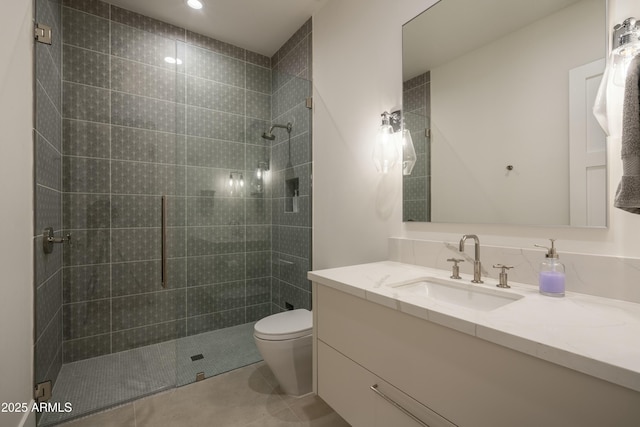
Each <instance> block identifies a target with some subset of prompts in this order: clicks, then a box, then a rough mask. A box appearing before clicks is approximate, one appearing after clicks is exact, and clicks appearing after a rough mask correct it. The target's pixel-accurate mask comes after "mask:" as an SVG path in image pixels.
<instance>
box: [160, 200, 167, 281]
mask: <svg viewBox="0 0 640 427" xmlns="http://www.w3.org/2000/svg"><path fill="white" fill-rule="evenodd" d="M160 221H161V223H162V226H161V228H162V231H161V242H160V245H161V247H160V252H161V256H162V261H161V269H162V272H161V280H162V288H163V289H166V288H167V286H168V283H167V281H168V277H167V196H166V195H165V196H162V215H161V220H160Z"/></svg>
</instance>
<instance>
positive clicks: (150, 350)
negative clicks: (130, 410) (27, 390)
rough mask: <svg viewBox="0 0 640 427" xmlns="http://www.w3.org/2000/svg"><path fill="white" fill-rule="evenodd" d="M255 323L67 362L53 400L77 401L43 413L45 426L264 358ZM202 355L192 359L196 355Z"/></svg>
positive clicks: (42, 423)
mask: <svg viewBox="0 0 640 427" xmlns="http://www.w3.org/2000/svg"><path fill="white" fill-rule="evenodd" d="M253 325H254V324H253V323H246V324H244V325H238V326H233V327H230V328H225V329H218V330H215V331H211V332H205V333H202V334H199V335H193V336H189V337H184V338H180V339H178V340H174V341H167V342H163V343H160V344H154V345H149V346H146V347H140V348H136V349H133V350H128V351H123V352H120V353H113V354H108V355H105V356H100V357H95V358H92V359H86V360H81V361H78V362H74V363H69V364H65V365H63V366H62V369H61V370H60V374H59V376H58V380H57V381H56V385H55V387H54V389H53V398H52V400H51V401H50V402H52V403H56V402H57V403H60V404H61V405H64V404H65V403H66V402H69V403H71V404H72V405H73V411H72V412H71V413H65V412H48V413H45V414H43V416H42V419H41V420H40V422H39V426H40V427H47V426H52V425H57V424H59V423H61V422H64V421H68V420H70V419H73V418H77V417H79V416H82V415H84V414H89V413H92V412H95V411H96V410H100V408H110V407H113V406H116V405H120V404H123V403H125V402H130V401H132V400H134V399H138V398H140V397H143V396H148V395H151V394H154V393H158V392H161V391H163V390H171V389H174V388H175V386H176V385H178V386H182V385H186V384H191V383H193V382H194V381H195V379H196V374H197V373H199V372H204V374H205V378H209V377H213V376H215V375H219V374H221V373H224V372H228V371H231V370H233V369H236V368H239V367H242V366H247V365H250V364H253V363H256V362H258V361H261V360H262V357H261V356H260V353H259V352H258V349H257V347H256V345H255V341H254V339H253ZM194 355H202V358H201V359H198V360H195V361H193V360H192V359H191V356H194Z"/></svg>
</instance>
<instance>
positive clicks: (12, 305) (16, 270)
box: [0, 0, 35, 427]
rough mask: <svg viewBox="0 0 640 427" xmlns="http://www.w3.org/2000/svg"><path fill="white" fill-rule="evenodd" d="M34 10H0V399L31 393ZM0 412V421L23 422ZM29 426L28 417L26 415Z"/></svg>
mask: <svg viewBox="0 0 640 427" xmlns="http://www.w3.org/2000/svg"><path fill="white" fill-rule="evenodd" d="M32 20H33V9H32V3H31V1H25V0H22V1H14V2H9V1H7V2H3V4H2V13H1V14H0V40H2V43H0V58H2V61H0V200H2V202H0V204H1V206H2V208H0V224H1V225H0V230H1V232H0V236H1V237H2V244H1V245H0V272H1V273H0V274H1V277H2V279H0V337H2V340H1V342H2V348H0V403H1V402H24V403H29V401H30V400H31V398H32V395H33V393H32V383H33V255H32V254H33V243H32V240H33V237H32V236H33V202H32V199H33V166H32V164H33V142H32V137H31V135H32V128H33V112H32V108H33V90H32V79H33V76H32V46H33V41H32V40H33V26H32ZM23 415H24V414H21V413H0V425H2V426H7V427H9V426H17V425H22V422H23V420H22V417H23ZM30 423H31V425H34V424H35V423H34V421H33V417H32V418H31V419H30Z"/></svg>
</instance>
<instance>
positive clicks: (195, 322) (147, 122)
mask: <svg viewBox="0 0 640 427" xmlns="http://www.w3.org/2000/svg"><path fill="white" fill-rule="evenodd" d="M62 6H63V7H62V12H61V15H62V22H63V28H64V47H63V50H62V51H63V59H62V63H63V64H64V65H63V67H62V68H63V72H62V101H61V102H62V107H61V108H60V109H59V111H62V120H61V123H60V124H59V128H60V129H61V130H60V133H61V134H62V140H61V141H60V140H58V141H57V142H56V141H55V140H54V141H53V142H52V143H51V145H52V146H53V147H56V146H57V147H61V148H58V152H60V150H62V154H63V155H62V157H63V159H62V160H59V161H60V163H61V164H63V165H64V171H63V173H59V172H58V173H59V174H60V176H61V178H59V180H60V181H61V183H60V184H58V188H59V190H58V191H62V192H63V194H64V197H63V198H62V200H63V202H62V206H61V208H60V211H61V212H62V214H61V215H62V218H61V219H59V222H60V224H64V231H65V232H70V233H72V234H73V245H72V246H69V247H67V250H66V252H65V254H64V275H63V279H62V280H61V283H62V285H61V286H62V289H60V291H59V295H61V298H63V301H64V304H63V308H62V309H61V310H59V311H58V317H59V319H58V321H59V323H60V325H64V330H63V331H62V330H61V331H60V332H59V335H60V337H63V338H64V344H63V349H64V351H63V357H62V359H63V360H64V362H65V363H67V362H72V361H75V360H80V359H84V358H89V357H94V356H99V355H102V354H107V353H112V352H118V351H122V350H127V349H131V348H135V347H139V346H144V345H148V344H152V343H157V342H161V341H166V340H170V339H174V338H178V337H183V336H186V335H191V334H197V333H201V332H206V331H209V330H213V329H218V328H223V327H228V326H234V325H237V324H241V323H245V322H250V321H255V320H257V319H259V318H261V317H264V316H265V315H267V314H269V313H270V312H271V310H272V301H273V297H272V289H271V286H272V277H273V276H274V272H273V269H274V267H273V266H272V262H271V260H272V255H271V251H272V240H273V239H274V238H273V237H272V236H274V235H276V234H277V236H278V237H277V239H278V242H279V243H278V244H279V245H280V246H282V245H284V244H286V242H289V241H294V242H296V244H299V245H301V246H304V248H302V249H301V250H300V251H299V252H295V251H294V250H293V249H286V250H284V249H281V252H280V254H281V255H280V258H282V257H284V256H285V255H286V256H288V257H289V258H287V260H295V262H296V264H297V265H299V268H308V265H309V261H308V259H309V258H308V257H309V243H310V220H309V219H308V218H307V219H304V220H303V219H301V218H302V216H303V214H302V212H303V210H304V215H305V216H306V215H308V214H309V212H310V210H309V201H308V200H305V201H304V202H302V201H301V207H302V206H304V208H303V209H301V214H300V216H299V217H297V219H296V220H295V221H294V222H295V226H293V227H290V228H292V230H294V232H293V234H291V233H285V232H284V231H283V232H281V231H280V230H279V229H280V228H285V229H287V228H288V226H286V224H285V223H286V221H284V220H279V221H284V222H282V224H280V223H279V224H278V226H277V227H278V232H277V233H276V232H275V231H274V228H276V226H274V225H272V217H273V209H272V205H273V204H274V203H277V202H279V201H280V200H279V199H278V200H273V201H272V197H271V195H272V192H271V186H270V185H266V186H265V187H264V188H263V191H262V192H257V191H256V190H255V186H254V185H255V181H254V174H255V170H256V166H257V164H258V162H262V161H264V162H269V161H270V157H271V150H272V147H271V144H269V141H266V140H264V139H262V138H261V137H260V135H261V134H262V132H263V131H264V130H265V129H266V128H267V127H268V126H269V124H270V122H271V120H272V119H280V117H274V116H273V114H272V103H273V102H272V87H273V86H274V83H273V78H272V75H273V74H276V72H274V73H272V70H271V61H270V59H269V58H267V57H265V56H262V55H259V54H256V53H253V52H248V51H246V50H244V49H241V48H238V47H236V46H232V45H229V44H227V43H224V42H220V41H218V40H213V39H210V38H208V37H205V36H202V35H199V34H195V33H191V32H189V31H187V30H184V29H182V28H178V27H175V26H173V25H170V24H166V23H163V22H159V21H156V20H154V19H151V18H148V17H146V16H142V15H138V14H136V13H133V12H129V11H126V10H124V9H120V8H118V7H115V6H113V5H109V4H107V3H103V2H101V1H98V0H91V1H80V0H64V1H63V4H62ZM306 27H307V28H308V29H307V30H305V31H303V33H305V34H304V36H303V37H301V41H304V43H306V44H305V45H304V46H305V47H304V48H302V47H299V46H298V45H299V44H300V42H296V43H294V45H293V46H291V48H289V50H291V51H295V52H298V53H296V55H302V56H304V58H305V59H304V61H306V62H305V64H306V65H304V66H301V65H300V64H298V63H297V61H294V60H293V59H291V58H292V57H290V56H289V55H288V54H287V53H284V52H283V53H282V54H281V56H282V58H283V59H286V60H287V61H289V62H291V64H292V65H295V66H296V67H300V69H299V70H298V71H297V72H296V74H295V76H296V77H295V79H293V80H292V79H290V78H284V77H282V78H279V79H278V84H277V87H278V96H279V101H278V109H279V111H280V112H281V113H280V114H281V115H283V117H284V115H287V114H289V115H290V116H291V117H292V119H295V120H296V121H297V124H296V127H295V130H294V134H295V135H293V136H294V138H293V139H292V144H293V147H295V153H296V154H295V156H294V157H293V158H294V159H295V165H292V168H291V169H292V170H293V171H294V172H295V173H296V174H300V183H301V185H306V186H307V188H305V189H302V188H301V190H300V194H301V199H302V198H303V197H306V198H307V199H308V198H309V194H310V187H309V176H307V175H308V174H310V158H309V152H310V149H309V144H310V125H309V120H310V119H309V117H310V114H309V113H308V112H305V111H301V110H299V107H298V106H297V104H296V102H294V101H293V100H292V97H294V96H300V95H301V94H303V93H306V91H308V90H310V88H305V87H304V85H303V84H301V83H300V82H298V80H300V79H302V78H305V77H306V76H307V75H308V74H309V67H308V61H309V57H310V51H309V50H308V47H309V46H310V45H309V38H310V23H308V24H306ZM297 37H300V35H297ZM301 51H303V52H302V53H300V52H301ZM165 57H172V58H179V59H180V60H181V63H179V64H173V65H171V64H168V63H167V62H165V59H164V58H165ZM287 58H289V59H287ZM287 64H288V62H287ZM284 65H285V62H282V64H280V65H279V67H281V68H282V67H284ZM287 66H290V65H287ZM286 72H287V70H285V69H282V70H281V71H279V72H278V74H282V75H283V74H284V73H286ZM301 73H302V75H299V74H301ZM289 88H291V89H289ZM290 91H291V92H290ZM274 96H275V95H274ZM305 96H308V95H305ZM303 99H304V98H303ZM297 102H298V103H299V102H300V101H299V100H298V101H297ZM43 109H44V107H43ZM48 110H51V108H49V109H48ZM48 110H47V111H48ZM304 113H306V114H304ZM52 139H54V138H52ZM281 142H282V140H281V139H278V140H277V141H275V143H276V144H277V143H281ZM56 144H57V145H56ZM305 144H306V146H305ZM279 149H280V148H279ZM51 151H52V150H51V149H49V150H48V151H47V150H42V155H43V156H46V155H50V153H49V152H51ZM305 153H306V154H305ZM286 170H287V169H284V168H283V169H281V170H279V171H278V173H279V174H280V175H278V176H279V178H281V179H284V176H285V171H286ZM231 173H233V176H234V177H235V178H237V179H238V181H237V183H238V184H239V177H240V175H242V177H243V179H244V183H245V185H244V187H240V186H238V187H235V188H231V187H230V186H229V177H230V174H231ZM43 174H46V176H51V177H52V179H58V178H57V175H56V173H55V171H54V172H51V171H48V170H44V169H43ZM282 185H284V184H282ZM278 194H280V193H278ZM162 195H168V196H169V197H168V204H169V212H168V216H169V218H168V235H169V237H168V246H169V248H168V252H169V260H168V275H169V279H168V283H169V286H168V288H167V289H163V288H162V287H161V283H160V282H161V278H160V268H161V261H160V240H161V228H160V224H161V216H160V206H161V205H160V203H161V196H162ZM44 197H45V198H46V195H45V196H44ZM278 197H279V198H280V196H278ZM47 200H48V199H47ZM277 218H280V213H279V212H278V214H277ZM292 225H293V223H292ZM292 239H293V240H292ZM297 239H300V240H297ZM280 246H279V247H280ZM294 246H295V245H294ZM292 247H293V246H292ZM294 276H295V275H293V274H291V273H289V274H284V275H282V278H281V279H280V278H278V279H275V278H274V279H273V281H274V282H277V286H276V287H277V288H278V295H281V294H282V295H286V296H287V301H288V300H292V301H294V302H295V303H296V305H300V306H307V307H308V306H309V303H308V302H309V300H310V297H309V295H306V294H308V293H309V292H308V287H306V286H307V284H306V282H299V281H298V278H294ZM299 276H301V274H299ZM278 277H280V272H279V270H278ZM56 283H57V282H56ZM286 286H293V287H294V288H296V289H300V290H304V291H303V293H304V292H306V294H305V295H303V296H300V295H297V294H296V295H294V296H292V297H289V296H288V295H293V294H295V292H294V291H291V290H289V289H288V288H286ZM281 287H285V289H284V290H282V291H281V290H280V288H281ZM47 295H48V294H47ZM281 306H283V304H280V303H279V302H278V303H277V307H281ZM61 339H62V338H61Z"/></svg>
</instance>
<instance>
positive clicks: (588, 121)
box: [569, 59, 607, 227]
mask: <svg viewBox="0 0 640 427" xmlns="http://www.w3.org/2000/svg"><path fill="white" fill-rule="evenodd" d="M604 69H605V60H604V59H600V60H598V61H594V62H591V63H589V64H585V65H582V66H580V67H577V68H574V69H573V70H570V71H569V180H570V183H569V195H570V225H572V226H577V227H606V225H607V151H606V148H607V147H606V142H607V140H606V135H605V134H604V132H603V131H602V129H601V128H600V126H599V125H598V122H597V121H596V119H595V117H594V116H593V113H592V108H593V104H594V101H595V98H596V93H597V91H598V87H599V86H600V80H601V79H602V75H603V73H604Z"/></svg>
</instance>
